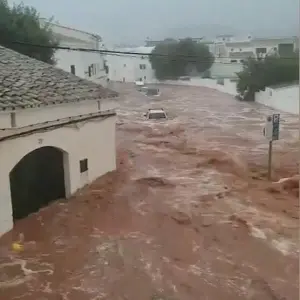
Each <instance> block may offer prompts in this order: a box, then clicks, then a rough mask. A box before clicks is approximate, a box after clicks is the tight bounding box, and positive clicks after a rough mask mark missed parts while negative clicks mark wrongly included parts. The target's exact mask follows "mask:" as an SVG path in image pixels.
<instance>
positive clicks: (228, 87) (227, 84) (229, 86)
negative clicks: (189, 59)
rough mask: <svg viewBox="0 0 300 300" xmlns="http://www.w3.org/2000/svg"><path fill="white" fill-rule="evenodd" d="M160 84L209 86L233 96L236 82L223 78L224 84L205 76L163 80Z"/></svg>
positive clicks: (235, 93) (235, 92)
mask: <svg viewBox="0 0 300 300" xmlns="http://www.w3.org/2000/svg"><path fill="white" fill-rule="evenodd" d="M160 83H161V84H172V85H186V86H199V87H207V88H211V89H214V90H217V91H220V92H223V93H227V94H230V95H233V96H236V95H237V91H236V82H234V81H230V79H224V85H222V84H218V83H217V80H215V79H209V78H208V79H206V78H191V80H190V81H181V80H165V81H163V82H160Z"/></svg>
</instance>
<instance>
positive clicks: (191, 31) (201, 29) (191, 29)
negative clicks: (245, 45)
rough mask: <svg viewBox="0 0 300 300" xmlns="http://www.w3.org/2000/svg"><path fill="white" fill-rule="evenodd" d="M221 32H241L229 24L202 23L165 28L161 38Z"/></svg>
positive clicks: (194, 36) (208, 34)
mask: <svg viewBox="0 0 300 300" xmlns="http://www.w3.org/2000/svg"><path fill="white" fill-rule="evenodd" d="M221 34H233V35H240V34H242V32H240V31H239V30H237V29H234V28H232V27H229V26H222V25H205V24H204V25H198V26H186V27H180V28H174V29H171V30H167V31H166V33H164V36H162V37H161V38H165V37H172V38H176V39H178V38H184V37H192V38H197V37H202V36H205V37H206V38H214V37H215V36H217V35H221Z"/></svg>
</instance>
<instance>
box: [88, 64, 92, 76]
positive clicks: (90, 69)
mask: <svg viewBox="0 0 300 300" xmlns="http://www.w3.org/2000/svg"><path fill="white" fill-rule="evenodd" d="M88 72H89V77H91V76H92V67H91V66H89V71H88Z"/></svg>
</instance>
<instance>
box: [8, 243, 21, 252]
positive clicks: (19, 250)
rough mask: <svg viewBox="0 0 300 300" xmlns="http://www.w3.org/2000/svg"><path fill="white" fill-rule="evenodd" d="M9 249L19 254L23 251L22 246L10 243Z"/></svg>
mask: <svg viewBox="0 0 300 300" xmlns="http://www.w3.org/2000/svg"><path fill="white" fill-rule="evenodd" d="M11 247H12V249H13V251H15V252H21V251H23V250H24V246H23V245H21V244H20V243H12V245H11Z"/></svg>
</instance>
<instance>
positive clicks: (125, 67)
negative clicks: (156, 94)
mask: <svg viewBox="0 0 300 300" xmlns="http://www.w3.org/2000/svg"><path fill="white" fill-rule="evenodd" d="M153 49H154V47H137V48H117V49H114V50H115V51H118V52H128V53H132V54H131V55H122V54H119V55H118V54H116V55H108V56H107V65H108V69H109V79H110V80H111V81H119V82H135V81H137V80H138V81H144V82H145V83H151V82H154V81H155V74H154V70H153V69H152V67H151V63H150V61H149V54H150V53H151V52H152V50H153ZM134 53H137V54H134Z"/></svg>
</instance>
